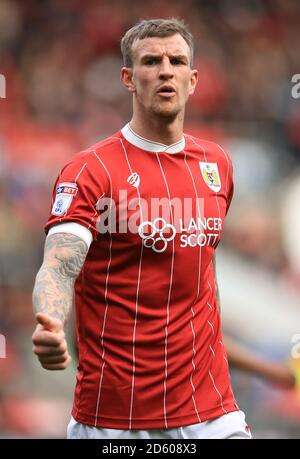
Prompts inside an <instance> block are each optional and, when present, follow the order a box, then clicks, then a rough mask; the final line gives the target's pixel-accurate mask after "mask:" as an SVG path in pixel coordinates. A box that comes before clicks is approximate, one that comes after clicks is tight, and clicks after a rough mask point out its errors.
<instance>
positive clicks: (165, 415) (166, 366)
mask: <svg viewBox="0 0 300 459" xmlns="http://www.w3.org/2000/svg"><path fill="white" fill-rule="evenodd" d="M156 157H157V161H158V163H159V167H160V170H161V173H162V175H163V178H164V182H165V185H166V189H167V193H168V199H169V204H170V214H171V223H172V225H174V218H173V212H172V205H171V197H170V190H169V186H168V183H167V179H166V176H165V173H164V171H163V168H162V165H161V162H160V159H159V155H158V153H156ZM174 255H175V244H174V239H173V240H172V262H171V273H170V284H169V293H168V301H167V321H166V337H165V380H164V418H165V426H166V429H167V428H168V421H167V411H166V399H167V378H168V325H169V319H170V298H171V290H172V282H173V270H174Z"/></svg>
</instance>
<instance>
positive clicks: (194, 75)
mask: <svg viewBox="0 0 300 459" xmlns="http://www.w3.org/2000/svg"><path fill="white" fill-rule="evenodd" d="M197 83H198V70H192V73H191V79H190V90H189V95H190V96H191V95H192V94H194V91H195V89H196V86H197Z"/></svg>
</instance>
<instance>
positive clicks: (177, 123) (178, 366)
mask: <svg viewBox="0 0 300 459" xmlns="http://www.w3.org/2000/svg"><path fill="white" fill-rule="evenodd" d="M121 48H122V53H123V58H124V67H123V68H122V71H121V79H122V81H123V83H124V85H125V86H126V87H127V89H128V90H129V91H130V92H131V93H132V96H133V115H132V119H131V121H130V123H129V124H127V125H126V126H125V127H123V128H122V129H121V130H120V131H119V132H117V133H116V134H114V135H112V136H111V137H109V138H107V139H106V140H104V141H101V142H99V143H97V144H96V145H94V146H92V147H90V148H88V149H87V150H85V151H83V152H81V153H79V154H77V155H76V156H74V158H73V159H72V160H71V161H70V162H69V163H68V164H67V165H66V166H65V167H64V168H63V169H62V171H61V173H60V175H59V177H58V179H57V181H56V184H55V187H54V193H53V202H52V208H51V214H50V217H49V220H48V223H47V225H46V232H47V239H46V244H45V254H44V261H43V265H42V267H41V269H40V270H39V272H38V275H37V278H36V283H35V287H34V292H33V303H34V310H35V311H36V319H37V322H38V325H37V327H36V329H35V332H34V334H33V343H34V352H35V354H36V355H37V356H38V358H39V360H40V362H41V365H42V366H43V368H46V369H48V370H57V369H64V368H66V367H67V365H68V364H69V361H70V356H69V354H68V350H67V344H66V340H65V335H64V331H63V329H64V323H65V321H66V319H67V317H68V314H69V310H70V308H71V304H72V296H73V287H74V285H75V303H76V313H77V336H78V347H79V366H78V374H77V384H76V390H75V400H74V406H73V411H72V419H71V422H70V424H69V427H68V437H69V438H92V437H93V438H250V437H251V434H250V432H249V428H248V426H247V424H246V422H245V419H244V418H245V417H244V414H243V413H242V412H241V411H240V410H239V408H238V406H237V404H236V401H235V399H234V396H233V393H232V389H231V385H230V378H229V372H228V363H227V358H226V351H225V349H224V345H223V341H222V334H221V323H220V314H219V308H218V302H217V298H216V289H217V286H216V282H215V274H214V263H213V261H214V260H213V259H214V252H215V249H216V247H217V245H218V243H219V241H220V238H221V233H222V230H223V226H224V218H225V215H226V213H227V211H228V208H229V205H230V201H231V198H232V193H233V182H232V166H231V161H230V158H229V156H228V155H227V153H226V152H225V151H224V150H223V149H222V148H221V147H220V146H218V145H217V144H214V143H212V142H207V141H204V140H200V139H197V138H194V137H191V136H188V135H184V134H183V123H184V113H185V105H186V102H187V100H188V98H189V96H190V95H192V94H193V92H194V89H195V86H196V84H197V71H196V70H194V69H193V68H192V59H193V39H192V36H191V34H190V32H189V31H188V30H187V28H186V26H185V25H184V24H183V23H182V22H181V21H179V20H175V19H171V20H165V19H164V20H162V19H156V20H146V21H142V22H140V23H139V24H137V25H135V26H134V27H133V28H131V29H130V30H129V31H127V33H126V34H125V36H124V37H123V39H122V42H121Z"/></svg>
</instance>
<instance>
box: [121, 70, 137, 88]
mask: <svg viewBox="0 0 300 459" xmlns="http://www.w3.org/2000/svg"><path fill="white" fill-rule="evenodd" d="M121 80H122V82H123V84H124V86H126V88H127V89H128V91H130V92H135V84H134V82H133V71H132V68H131V67H122V69H121Z"/></svg>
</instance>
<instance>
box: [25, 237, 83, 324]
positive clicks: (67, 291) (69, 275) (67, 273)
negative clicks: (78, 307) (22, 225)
mask: <svg viewBox="0 0 300 459" xmlns="http://www.w3.org/2000/svg"><path fill="white" fill-rule="evenodd" d="M87 250H88V248H87V246H86V244H85V242H84V241H82V240H81V239H80V238H78V237H77V236H74V235H72V234H65V233H57V234H53V235H51V236H49V237H48V238H47V240H46V244H45V256H44V262H43V265H42V267H41V268H40V270H39V272H38V274H37V276H36V281H35V285H34V289H33V295H32V300H33V309H34V311H35V312H43V313H46V314H49V315H50V316H52V317H54V318H58V319H60V320H61V321H62V322H63V323H64V322H65V321H66V319H67V317H68V315H69V312H70V310H71V307H72V300H73V292H74V283H75V280H76V278H77V276H78V274H79V272H80V270H81V268H82V265H83V263H84V260H85V257H86V254H87Z"/></svg>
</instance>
